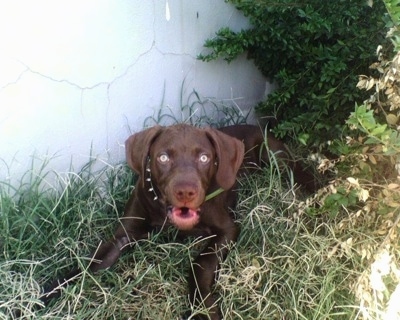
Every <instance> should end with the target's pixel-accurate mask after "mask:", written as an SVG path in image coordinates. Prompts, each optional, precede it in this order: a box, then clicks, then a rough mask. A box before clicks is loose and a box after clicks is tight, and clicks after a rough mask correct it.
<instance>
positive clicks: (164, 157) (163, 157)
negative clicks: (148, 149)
mask: <svg viewBox="0 0 400 320" xmlns="http://www.w3.org/2000/svg"><path fill="white" fill-rule="evenodd" d="M158 161H159V162H161V163H167V162H168V161H169V157H168V155H167V154H166V153H163V154H161V155H159V156H158Z"/></svg>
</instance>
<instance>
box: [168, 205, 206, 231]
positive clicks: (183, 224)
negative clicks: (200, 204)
mask: <svg viewBox="0 0 400 320" xmlns="http://www.w3.org/2000/svg"><path fill="white" fill-rule="evenodd" d="M169 219H170V220H171V222H172V223H173V224H174V225H175V226H176V227H177V228H178V229H181V230H190V229H192V228H193V227H194V226H195V225H196V224H197V223H198V222H199V214H198V213H197V211H196V210H193V209H189V208H177V207H173V208H172V210H171V213H170V214H169Z"/></svg>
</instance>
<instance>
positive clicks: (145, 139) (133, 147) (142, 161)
mask: <svg viewBox="0 0 400 320" xmlns="http://www.w3.org/2000/svg"><path fill="white" fill-rule="evenodd" d="M161 130H162V127H161V126H155V127H151V128H149V129H146V130H143V131H140V132H138V133H135V134H133V135H131V136H130V137H129V138H128V139H127V140H126V141H125V154H126V162H127V163H128V165H129V167H131V168H132V170H133V171H135V172H136V173H137V174H139V175H141V176H142V177H143V176H144V170H145V169H146V161H147V155H148V154H149V150H150V146H151V144H152V143H153V141H154V139H155V138H156V137H157V136H158V135H159V133H160V132H161Z"/></svg>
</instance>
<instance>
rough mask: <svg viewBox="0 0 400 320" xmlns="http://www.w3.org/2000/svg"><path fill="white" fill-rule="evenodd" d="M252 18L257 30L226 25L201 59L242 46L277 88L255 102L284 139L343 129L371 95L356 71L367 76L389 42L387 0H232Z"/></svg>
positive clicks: (327, 135) (311, 138)
mask: <svg viewBox="0 0 400 320" xmlns="http://www.w3.org/2000/svg"><path fill="white" fill-rule="evenodd" d="M227 2H231V3H232V4H234V5H235V6H236V7H237V8H238V9H239V10H241V11H243V13H244V14H245V15H246V16H247V17H249V19H250V22H251V24H252V28H250V29H248V30H242V31H240V32H237V33H236V32H233V31H232V30H230V29H228V28H223V29H221V30H219V31H218V32H217V35H216V37H215V38H213V39H209V40H207V41H206V42H205V47H206V48H208V49H210V50H209V52H208V53H205V54H201V55H199V59H202V60H204V61H210V60H213V59H217V58H224V59H225V60H227V61H228V62H229V61H231V60H233V59H235V58H236V57H237V56H238V55H240V54H242V53H243V52H247V54H248V57H249V58H250V59H253V60H254V63H255V64H256V66H257V67H258V68H259V69H260V71H261V72H262V73H263V74H264V75H265V76H266V77H268V78H270V79H272V80H274V81H275V83H276V84H277V85H278V89H277V90H276V91H274V92H273V93H271V94H270V95H269V96H268V98H267V99H266V101H264V102H262V103H260V104H259V105H258V106H257V109H258V111H259V112H260V114H261V115H268V116H271V115H274V116H276V118H277V119H278V125H277V127H276V128H275V129H274V131H275V133H276V134H277V135H278V136H279V137H283V136H286V135H289V136H292V137H295V138H297V139H299V140H300V141H301V142H302V143H304V144H307V145H313V144H314V145H320V144H321V143H323V142H326V141H328V140H331V139H334V138H336V137H338V136H340V134H341V133H342V130H343V123H344V121H345V119H347V117H348V115H349V113H350V112H351V111H352V110H353V108H354V104H355V102H360V103H361V102H362V101H364V100H365V99H366V98H367V94H366V93H365V92H363V91H359V90H356V89H355V87H356V84H357V81H358V75H360V74H368V66H369V65H370V64H371V63H372V62H373V61H375V58H376V55H375V49H376V47H377V46H378V45H379V44H383V43H384V42H385V41H386V40H385V21H384V20H385V13H386V8H385V5H384V4H383V2H381V1H374V2H373V1H369V5H368V3H367V1H365V0H353V1H350V0H336V1H320V0H307V1H292V0H290V1H288V0H276V1H256V0H253V1H249V0H229V1H227Z"/></svg>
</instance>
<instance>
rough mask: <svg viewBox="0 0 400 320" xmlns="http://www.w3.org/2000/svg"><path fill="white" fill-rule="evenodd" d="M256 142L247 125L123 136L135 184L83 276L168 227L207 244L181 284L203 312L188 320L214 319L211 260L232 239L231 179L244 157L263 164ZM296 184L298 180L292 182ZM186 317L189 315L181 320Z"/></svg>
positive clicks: (275, 143) (257, 134) (258, 136)
mask: <svg viewBox="0 0 400 320" xmlns="http://www.w3.org/2000/svg"><path fill="white" fill-rule="evenodd" d="M268 142H269V144H270V149H271V150H272V151H274V152H278V153H279V152H282V155H281V157H282V159H284V161H287V160H288V159H289V157H288V154H287V151H286V149H285V147H284V145H283V144H282V143H281V142H280V141H279V140H276V139H275V138H273V137H272V136H271V137H268ZM263 143H264V135H263V132H262V131H261V130H260V129H259V128H258V127H255V126H249V125H244V126H231V127H226V128H222V129H221V130H216V129H212V128H205V129H200V128H197V127H193V126H190V125H186V124H178V125H174V126H169V127H161V126H156V127H152V128H149V129H146V130H144V131H141V132H139V133H136V134H134V135H132V136H130V137H129V138H128V140H127V141H126V144H125V146H126V160H127V163H128V165H129V166H130V167H131V168H132V170H134V171H135V172H136V173H137V174H138V175H139V180H138V181H137V184H136V187H135V189H134V191H133V193H132V195H131V197H130V198H129V200H128V202H127V204H126V207H125V214H124V216H123V217H122V218H121V219H120V221H119V226H118V227H117V229H116V231H115V234H114V237H113V238H112V239H110V240H109V241H108V242H105V243H103V244H101V245H100V247H99V249H98V250H97V251H96V253H95V254H94V255H93V258H92V259H91V262H90V265H89V269H90V270H91V271H93V272H96V271H98V270H100V269H105V268H108V267H110V266H112V265H113V264H114V263H115V262H116V261H117V260H118V258H119V257H120V255H121V253H122V252H123V251H124V249H125V248H129V247H131V246H130V245H131V244H133V243H136V242H137V241H139V240H140V239H144V238H147V237H148V234H149V232H151V231H152V230H155V229H162V228H166V227H169V226H171V227H175V228H177V229H178V230H179V231H180V233H182V234H183V235H196V236H199V235H201V236H204V237H207V239H208V240H207V241H208V242H207V244H206V245H205V248H204V250H203V252H202V253H201V254H199V255H198V256H197V258H195V260H194V261H193V263H192V266H191V268H189V270H190V271H189V277H188V284H189V294H190V302H191V303H192V304H193V305H194V307H195V308H196V306H200V305H201V306H205V307H206V308H207V310H208V313H207V314H203V315H197V314H196V315H192V317H191V319H194V320H202V319H211V320H218V319H221V313H220V310H219V308H218V306H217V304H216V303H215V300H214V298H213V296H212V286H213V283H214V280H215V274H216V271H217V270H218V265H219V261H222V260H223V259H224V258H225V257H226V255H227V254H228V250H229V249H228V248H229V245H230V244H231V243H234V242H235V241H236V239H237V237H238V234H239V229H238V227H237V226H236V225H235V223H234V220H233V217H232V212H231V209H233V208H234V206H235V202H236V194H235V191H234V186H235V183H236V177H237V174H238V171H239V169H240V168H241V165H242V163H243V159H244V157H245V159H246V162H248V163H250V164H251V165H252V166H253V167H254V164H257V165H258V164H259V163H260V154H263V158H264V160H265V161H268V153H267V152H265V151H264V153H263V152H262V150H261V145H262V144H263ZM287 162H288V163H289V161H287ZM291 166H292V167H293V168H295V167H294V166H293V165H291ZM296 171H298V172H299V173H301V172H302V171H301V170H300V171H299V170H298V169H296V168H295V170H294V172H296ZM295 176H296V175H295ZM303 178H304V177H302V176H301V174H300V176H299V179H300V180H301V179H303ZM300 182H301V181H300ZM307 183H308V182H307ZM307 183H305V185H307ZM77 274H79V270H74V271H72V272H71V273H70V274H69V275H67V276H66V277H65V278H63V279H62V280H58V281H56V282H55V283H53V285H52V286H51V288H50V289H49V290H48V291H47V292H46V293H45V294H44V295H43V301H44V302H45V303H47V302H48V301H49V300H50V299H51V298H53V297H54V296H56V295H58V294H59V289H60V285H59V283H67V282H68V281H69V280H70V279H72V278H73V277H74V276H76V275H77ZM189 317H190V313H189V314H186V315H184V316H182V318H181V319H188V318H189Z"/></svg>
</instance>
